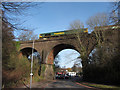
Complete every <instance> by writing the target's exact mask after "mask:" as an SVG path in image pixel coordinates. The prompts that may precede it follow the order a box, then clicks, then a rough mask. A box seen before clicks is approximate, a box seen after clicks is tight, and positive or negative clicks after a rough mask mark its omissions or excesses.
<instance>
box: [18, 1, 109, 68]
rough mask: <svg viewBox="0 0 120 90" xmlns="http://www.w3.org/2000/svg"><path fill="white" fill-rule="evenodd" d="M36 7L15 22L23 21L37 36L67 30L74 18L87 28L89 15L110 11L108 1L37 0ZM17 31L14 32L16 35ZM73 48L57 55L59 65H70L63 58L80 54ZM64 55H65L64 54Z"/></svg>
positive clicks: (75, 56)
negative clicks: (49, 0) (61, 0)
mask: <svg viewBox="0 0 120 90" xmlns="http://www.w3.org/2000/svg"><path fill="white" fill-rule="evenodd" d="M37 4H38V5H37V7H32V8H30V9H28V10H26V11H24V12H25V14H22V15H20V16H16V17H19V18H20V20H18V21H17V22H19V23H20V22H23V21H25V22H24V23H22V26H23V27H28V29H32V30H34V33H35V34H36V35H37V36H39V34H40V33H48V32H55V31H64V30H68V29H69V26H70V23H71V22H72V21H74V20H80V21H82V22H83V23H84V26H85V28H87V25H86V21H87V19H88V18H89V17H90V16H93V15H95V14H97V13H102V12H106V13H108V12H109V11H110V6H111V5H110V3H109V2H45V3H41V2H37ZM18 34H19V33H16V36H17V35H18ZM73 53H76V51H74V50H64V51H62V53H61V52H60V53H59V55H60V56H61V58H60V59H61V60H60V63H61V67H64V66H66V68H67V67H72V66H73V64H74V62H71V64H65V63H63V61H64V60H66V61H68V62H69V61H70V60H73V59H74V58H77V57H78V56H79V55H80V54H79V53H76V55H75V54H73ZM69 54H73V55H72V56H71V57H69V58H66V56H69ZM65 55H66V56H65Z"/></svg>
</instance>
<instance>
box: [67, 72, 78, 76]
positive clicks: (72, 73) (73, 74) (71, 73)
mask: <svg viewBox="0 0 120 90" xmlns="http://www.w3.org/2000/svg"><path fill="white" fill-rule="evenodd" d="M67 74H68V75H69V76H76V72H67Z"/></svg>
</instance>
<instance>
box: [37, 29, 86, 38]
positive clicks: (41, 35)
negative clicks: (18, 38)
mask: <svg viewBox="0 0 120 90" xmlns="http://www.w3.org/2000/svg"><path fill="white" fill-rule="evenodd" d="M81 32H83V33H88V28H83V29H79V30H66V31H59V32H51V33H42V34H40V35H39V38H49V37H55V36H61V35H67V34H75V33H81Z"/></svg>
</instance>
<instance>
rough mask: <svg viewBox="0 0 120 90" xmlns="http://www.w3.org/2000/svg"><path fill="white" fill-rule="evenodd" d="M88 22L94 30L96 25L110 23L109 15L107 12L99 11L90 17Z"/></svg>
mask: <svg viewBox="0 0 120 90" xmlns="http://www.w3.org/2000/svg"><path fill="white" fill-rule="evenodd" d="M86 24H87V26H88V28H89V29H90V30H94V27H96V26H107V25H109V16H108V14H107V13H97V14H95V15H94V16H91V17H89V18H88V20H87V22H86Z"/></svg>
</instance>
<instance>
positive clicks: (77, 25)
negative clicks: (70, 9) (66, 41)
mask: <svg viewBox="0 0 120 90" xmlns="http://www.w3.org/2000/svg"><path fill="white" fill-rule="evenodd" d="M83 28H84V25H83V23H82V22H81V21H80V20H77V21H76V20H75V21H73V22H72V23H71V24H70V28H69V29H72V30H79V31H80V30H81V29H83ZM82 36H83V33H81V34H80V33H78V32H76V33H75V37H76V39H77V41H78V42H77V45H78V47H79V51H81V52H80V57H79V58H81V59H82V61H85V63H86V59H87V49H86V47H85V46H84V45H83V43H82ZM83 63H84V62H83ZM83 63H82V64H83ZM84 65H85V64H83V66H84Z"/></svg>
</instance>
